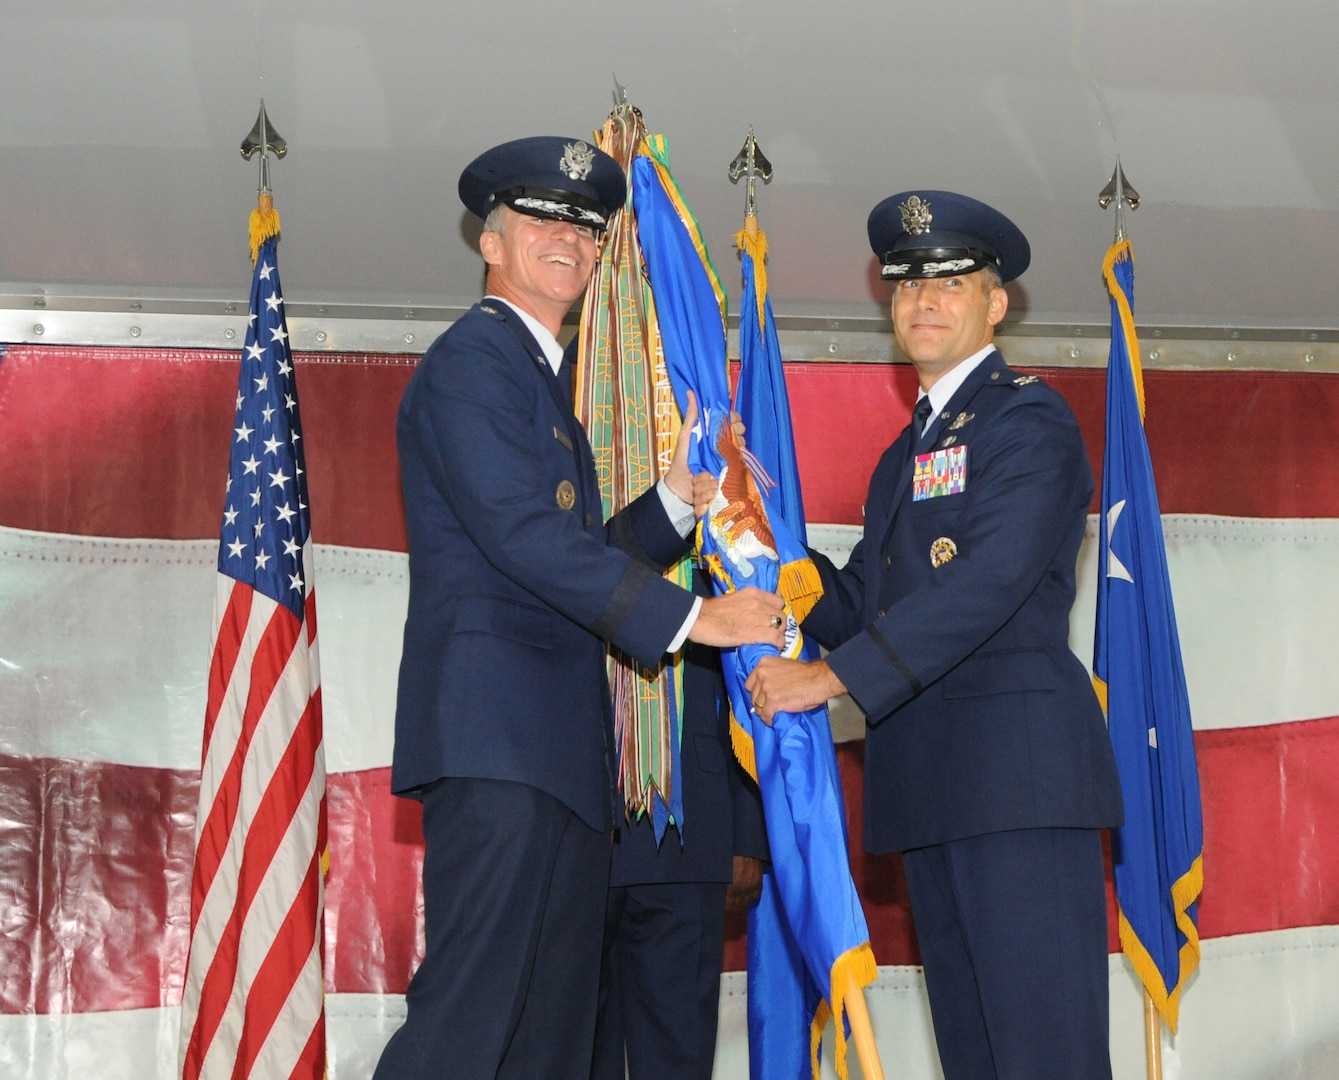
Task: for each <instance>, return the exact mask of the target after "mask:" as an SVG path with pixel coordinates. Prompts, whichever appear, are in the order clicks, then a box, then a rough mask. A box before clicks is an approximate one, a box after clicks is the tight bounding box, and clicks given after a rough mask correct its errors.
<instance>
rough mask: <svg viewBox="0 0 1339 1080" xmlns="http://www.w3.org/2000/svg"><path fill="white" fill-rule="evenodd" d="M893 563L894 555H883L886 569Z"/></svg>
mask: <svg viewBox="0 0 1339 1080" xmlns="http://www.w3.org/2000/svg"><path fill="white" fill-rule="evenodd" d="M892 565H893V557H892V556H891V555H885V556H884V557H883V566H884V569H887V568H888V567H890V566H892Z"/></svg>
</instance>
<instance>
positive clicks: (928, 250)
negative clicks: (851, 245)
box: [869, 190, 1032, 281]
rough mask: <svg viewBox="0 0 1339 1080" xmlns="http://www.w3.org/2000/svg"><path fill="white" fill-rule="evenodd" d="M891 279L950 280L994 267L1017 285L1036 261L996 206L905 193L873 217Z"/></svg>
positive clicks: (939, 194)
mask: <svg viewBox="0 0 1339 1080" xmlns="http://www.w3.org/2000/svg"><path fill="white" fill-rule="evenodd" d="M869 243H870V247H872V248H873V249H874V254H875V255H877V256H878V257H879V261H880V262H881V263H882V264H883V270H882V271H881V275H882V276H883V277H885V278H893V279H897V278H927V277H944V276H946V275H948V274H970V273H973V272H974V271H976V270H980V269H982V268H983V267H986V266H993V267H994V268H995V270H996V271H997V272H998V273H999V275H1000V280H1001V281H1012V280H1013V279H1014V278H1016V277H1018V275H1019V274H1021V273H1022V272H1023V271H1024V270H1026V269H1027V267H1028V263H1029V262H1030V261H1031V259H1032V251H1031V249H1030V248H1029V247H1028V242H1027V237H1025V236H1024V235H1023V234H1022V232H1021V231H1020V230H1019V228H1018V226H1017V225H1015V224H1014V223H1013V222H1012V221H1010V220H1009V219H1008V218H1007V217H1005V216H1004V215H1003V214H1001V213H1000V212H999V211H998V210H996V209H994V208H993V207H990V206H987V205H986V204H985V203H983V202H978V201H977V200H976V199H972V198H968V197H967V196H966V195H957V194H955V193H954V192H952V191H926V190H922V191H903V192H900V193H899V194H897V195H890V196H889V197H888V198H886V199H884V200H883V202H881V203H879V205H878V206H876V207H875V208H874V209H873V210H871V211H870V215H869Z"/></svg>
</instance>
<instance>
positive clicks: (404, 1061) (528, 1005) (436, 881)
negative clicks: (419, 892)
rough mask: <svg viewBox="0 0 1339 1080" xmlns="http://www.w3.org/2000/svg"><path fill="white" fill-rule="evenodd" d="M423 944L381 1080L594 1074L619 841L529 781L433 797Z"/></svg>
mask: <svg viewBox="0 0 1339 1080" xmlns="http://www.w3.org/2000/svg"><path fill="white" fill-rule="evenodd" d="M423 834H424V840H425V845H426V846H425V851H424V861H423V897H424V918H425V924H426V947H425V955H424V959H423V962H422V964H420V966H419V969H418V971H417V972H416V973H415V975H414V978H413V979H412V980H411V982H410V984H409V990H408V992H407V993H406V995H405V1001H406V1006H407V1009H408V1015H407V1017H406V1020H405V1023H404V1026H403V1027H402V1028H401V1029H400V1030H399V1031H398V1032H396V1034H395V1035H394V1036H393V1037H392V1039H391V1041H390V1043H388V1045H387V1047H386V1050H385V1052H384V1053H383V1055H382V1058H381V1062H380V1063H379V1065H378V1067H377V1072H376V1074H375V1076H376V1078H377V1080H419V1078H422V1080H428V1078H430V1077H431V1078H433V1080H436V1078H438V1077H443V1076H450V1077H452V1078H453V1080H472V1078H476V1077H477V1078H480V1080H493V1078H494V1077H505V1076H508V1075H512V1076H530V1077H534V1076H544V1077H554V1078H563V1080H565V1078H569V1077H570V1078H571V1080H585V1078H586V1075H587V1072H588V1070H589V1067H590V1049H591V1041H592V1039H593V1034H594V1022H595V1000H596V993H597V983H598V979H599V963H600V922H601V919H602V916H603V910H604V907H603V904H604V891H605V882H606V881H607V879H608V872H609V869H608V862H609V838H608V837H607V836H606V835H604V834H603V833H602V832H599V831H597V830H594V829H591V828H590V827H589V826H587V825H585V824H584V823H583V822H581V821H580V820H579V819H578V818H577V817H576V816H575V815H574V814H572V812H571V811H570V810H568V809H567V807H565V806H563V805H562V804H561V803H559V802H557V800H555V799H553V798H551V797H550V796H548V795H545V794H543V793H542V792H540V791H537V790H536V789H534V788H530V787H527V786H525V785H523V784H514V783H508V782H505V781H494V780H474V779H447V780H442V781H438V782H437V783H436V784H433V785H431V786H430V787H429V788H428V789H427V790H426V791H425V793H424V803H423Z"/></svg>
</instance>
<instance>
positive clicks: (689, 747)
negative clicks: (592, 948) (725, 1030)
mask: <svg viewBox="0 0 1339 1080" xmlns="http://www.w3.org/2000/svg"><path fill="white" fill-rule="evenodd" d="M694 587H695V591H696V592H697V593H698V594H699V595H710V592H711V585H710V581H709V580H708V578H707V575H706V573H705V572H704V571H701V570H697V571H695V572H694ZM683 682H684V693H683V735H682V738H681V742H680V752H679V761H680V769H679V775H678V778H677V779H678V782H679V784H680V785H681V789H680V790H681V794H682V797H683V806H684V822H683V824H682V826H679V825H677V824H670V825H669V826H668V827H667V828H666V830H665V834H664V836H663V838H662V839H661V841H660V843H659V844H657V843H656V838H655V833H654V829H653V828H652V823H651V817H650V815H649V814H646V815H643V816H642V818H641V819H640V820H637V821H625V822H622V823H621V824H620V828H619V837H618V841H617V843H615V845H614V852H613V865H612V867H611V868H610V874H609V900H608V909H607V911H606V915H605V968H604V972H603V975H602V977H601V980H600V1008H599V1014H598V1019H597V1022H596V1028H595V1057H594V1063H593V1065H592V1068H591V1080H711V1074H712V1069H713V1065H714V1062H715V1057H716V1026H717V1020H718V1018H719V1013H720V990H721V959H722V956H723V953H724V947H725V921H726V910H727V906H728V907H729V908H730V909H731V910H734V911H739V912H744V911H746V910H747V909H748V907H749V906H750V905H751V904H752V903H753V902H754V901H756V900H757V898H758V895H759V893H760V892H761V889H762V866H763V860H764V859H765V858H766V856H767V832H766V829H765V828H764V825H763V815H762V799H761V796H760V795H759V793H758V786H757V784H755V783H754V782H753V780H752V779H751V778H750V777H749V776H748V774H747V773H746V772H745V771H744V769H743V767H742V766H741V765H740V764H739V762H738V761H736V760H735V756H734V751H733V749H732V748H731V742H730V709H729V705H728V704H727V702H726V697H725V684H724V679H723V676H722V674H721V663H720V656H719V653H718V652H717V650H715V649H707V648H703V647H701V646H698V645H693V644H691V643H690V644H689V645H688V646H686V647H685V649H684V679H683Z"/></svg>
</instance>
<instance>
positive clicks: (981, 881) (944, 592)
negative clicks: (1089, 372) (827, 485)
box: [748, 191, 1122, 1080]
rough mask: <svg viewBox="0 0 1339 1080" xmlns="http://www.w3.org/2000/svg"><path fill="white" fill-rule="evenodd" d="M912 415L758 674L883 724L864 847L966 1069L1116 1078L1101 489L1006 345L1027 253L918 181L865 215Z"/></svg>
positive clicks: (1114, 806)
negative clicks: (855, 527) (1085, 589)
mask: <svg viewBox="0 0 1339 1080" xmlns="http://www.w3.org/2000/svg"><path fill="white" fill-rule="evenodd" d="M869 238H870V243H871V245H872V247H873V249H874V252H875V254H876V255H877V256H878V257H879V259H880V261H881V263H882V266H883V270H882V274H883V277H884V278H886V279H888V280H890V281H891V282H892V288H893V295H892V317H893V327H894V331H895V334H896V338H897V342H898V345H899V347H900V348H901V350H902V352H903V353H904V354H905V355H906V357H907V358H908V359H909V360H910V361H911V362H912V364H913V365H915V368H916V371H917V374H918V376H919V379H920V387H921V389H920V395H919V400H918V404H917V408H916V414H917V415H916V417H915V418H914V419H913V421H912V423H911V425H910V426H909V427H908V428H907V429H906V430H905V431H903V432H902V434H901V435H900V436H899V437H898V438H897V440H896V441H895V442H894V443H893V444H892V446H890V447H889V448H888V450H887V451H886V452H885V453H884V455H883V457H882V459H881V460H880V462H879V464H878V466H877V468H876V469H875V471H874V475H873V477H872V478H871V480H870V485H869V495H868V498H867V499H866V503H865V527H864V535H863V537H862V539H861V540H860V542H859V543H858V544H857V545H856V547H855V549H854V551H853V552H852V554H851V558H850V561H849V562H848V563H847V565H846V566H845V568H843V569H841V570H838V569H837V568H836V567H834V566H833V565H832V563H830V562H829V561H827V560H826V559H824V558H823V557H822V556H821V555H819V556H816V559H817V561H818V564H819V568H820V572H821V574H822V577H823V584H824V588H825V590H826V595H825V596H824V598H823V599H822V600H821V601H820V602H819V604H818V605H817V606H816V607H815V608H814V610H813V613H812V614H811V615H810V616H809V618H808V619H807V620H806V621H805V624H804V628H805V630H806V631H808V632H810V633H812V634H813V635H814V637H815V638H817V640H818V641H820V642H821V643H822V644H823V645H825V646H827V647H828V648H829V649H830V650H831V652H830V653H829V654H828V656H827V658H826V659H825V660H821V661H816V662H814V663H811V664H802V663H800V662H798V661H788V660H783V659H780V658H774V659H769V660H764V661H763V662H762V663H760V664H759V665H758V667H757V668H756V670H755V672H754V673H753V675H752V677H751V678H750V680H749V683H748V686H749V689H750V691H751V692H752V696H753V702H754V706H755V708H756V709H757V710H758V712H759V713H760V714H761V715H762V716H763V717H764V718H768V717H770V716H771V715H772V714H773V713H774V712H776V711H779V710H795V709H803V708H809V707H811V706H813V705H816V704H818V703H819V702H822V701H824V700H826V699H827V698H829V697H833V696H835V695H838V694H841V693H845V692H849V693H850V694H851V696H852V697H853V698H854V699H855V701H856V703H857V704H858V705H859V706H860V707H861V708H862V709H863V710H864V712H865V715H866V717H867V719H868V724H869V727H868V732H867V736H866V744H865V794H864V799H865V837H864V840H865V847H866V849H867V850H869V851H871V852H875V853H882V852H893V851H900V852H902V853H903V862H904V867H905V870H906V878H907V887H908V890H909V893H910V897H911V909H912V918H913V921H914V923H915V927H916V937H917V941H918V943H919V945H920V950H921V955H922V959H923V961H924V965H925V983H926V989H927V991H928V993H929V998H930V1007H931V1014H932V1017H933V1020H934V1028H935V1039H936V1042H937V1044H938V1047H939V1056H940V1061H941V1063H942V1065H943V1069H944V1075H945V1077H946V1078H947V1080H1103V1078H1108V1077H1110V1075H1111V1065H1110V1058H1109V1052H1108V1034H1107V1030H1108V1002H1107V996H1108V976H1107V919H1106V893H1105V887H1104V867H1103V857H1102V846H1101V830H1102V829H1103V828H1106V827H1109V826H1113V825H1117V824H1119V823H1120V821H1121V813H1122V811H1121V799H1120V789H1119V786H1118V783H1117V778H1116V768H1115V761H1114V758H1113V755H1112V751H1111V745H1110V742H1109V740H1108V737H1107V732H1106V727H1105V723H1104V719H1103V715H1102V710H1101V707H1100V706H1099V704H1098V701H1097V698H1096V696H1095V694H1094V692H1093V688H1092V684H1091V680H1090V677H1089V674H1088V672H1087V671H1086V670H1085V668H1084V666H1083V664H1082V663H1080V662H1079V660H1078V658H1077V657H1075V656H1074V654H1073V653H1072V652H1071V651H1070V649H1069V645H1068V637H1069V613H1070V608H1071V607H1072V605H1073V602H1074V589H1075V586H1074V575H1075V562H1076V559H1077V556H1078V550H1079V542H1080V541H1081V540H1082V538H1083V530H1084V524H1085V519H1086V515H1087V511H1088V506H1089V503H1090V502H1091V500H1092V494H1093V480H1092V473H1091V470H1090V468H1089V465H1088V460H1087V456H1086V452H1085V449H1084V444H1083V440H1082V438H1081V437H1080V434H1079V428H1078V425H1077V423H1076V422H1075V419H1074V416H1073V414H1072V413H1071V412H1070V409H1069V407H1068V406H1067V405H1066V404H1065V402H1064V400H1063V399H1062V398H1061V397H1060V395H1059V394H1057V393H1056V392H1055V391H1054V390H1052V389H1051V388H1050V387H1049V386H1047V385H1046V383H1044V382H1042V381H1041V380H1039V379H1038V378H1037V377H1036V376H1033V375H1023V374H1020V373H1018V372H1016V371H1013V370H1011V369H1010V368H1009V367H1008V366H1006V364H1005V362H1004V359H1003V357H1001V355H1000V354H999V352H998V351H996V349H995V348H994V345H993V344H992V342H993V338H994V330H995V327H996V326H997V325H998V324H999V322H1000V320H1001V319H1002V318H1003V316H1004V313H1005V311H1006V310H1007V308H1008V294H1007V293H1006V292H1005V290H1004V289H1003V288H1002V287H1001V285H1002V283H1003V282H1006V281H1009V280H1012V279H1013V278H1015V277H1017V276H1018V275H1019V274H1021V273H1022V272H1023V270H1024V269H1026V267H1027V265H1028V262H1029V260H1030V251H1029V247H1028V243H1027V240H1026V238H1025V237H1024V236H1023V234H1022V233H1021V232H1020V231H1019V229H1018V228H1017V227H1016V226H1015V225H1014V224H1013V222H1011V221H1010V220H1009V219H1008V218H1006V217H1005V216H1004V215H1003V214H1001V213H999V212H998V211H996V210H994V209H992V208H991V207H989V206H986V205H985V204H983V203H980V202H977V201H976V200H974V199H970V198H967V197H965V196H962V195H958V194H954V193H951V192H945V191H907V192H903V193H901V194H898V195H894V196H892V197H891V198H889V199H885V200H884V201H883V202H881V203H879V205H878V206H876V207H875V208H874V210H873V212H872V213H871V214H870V218H869Z"/></svg>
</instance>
